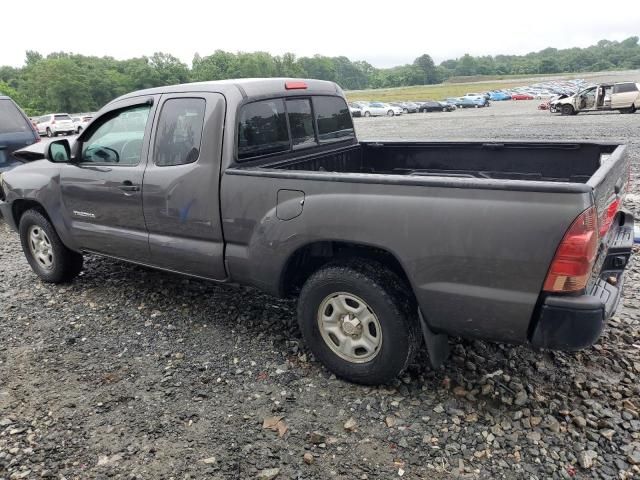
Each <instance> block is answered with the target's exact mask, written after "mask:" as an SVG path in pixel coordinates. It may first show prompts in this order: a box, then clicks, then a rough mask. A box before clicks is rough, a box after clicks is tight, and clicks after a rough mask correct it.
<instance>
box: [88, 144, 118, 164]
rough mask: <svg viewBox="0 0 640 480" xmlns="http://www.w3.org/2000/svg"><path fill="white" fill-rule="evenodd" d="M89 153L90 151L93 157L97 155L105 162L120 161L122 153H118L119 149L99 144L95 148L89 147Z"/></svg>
mask: <svg viewBox="0 0 640 480" xmlns="http://www.w3.org/2000/svg"><path fill="white" fill-rule="evenodd" d="M87 153H90V155H91V159H93V156H94V155H95V156H96V157H98V158H100V160H102V161H104V162H114V163H118V162H120V154H119V153H118V151H117V150H114V149H113V148H111V147H105V146H102V145H98V146H96V147H95V148H92V149H89V150H88V151H87Z"/></svg>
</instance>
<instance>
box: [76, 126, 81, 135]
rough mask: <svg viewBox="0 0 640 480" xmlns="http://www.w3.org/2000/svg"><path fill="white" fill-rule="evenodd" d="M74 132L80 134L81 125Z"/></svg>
mask: <svg viewBox="0 0 640 480" xmlns="http://www.w3.org/2000/svg"><path fill="white" fill-rule="evenodd" d="M76 133H77V134H78V135H80V133H82V127H78V129H77V130H76Z"/></svg>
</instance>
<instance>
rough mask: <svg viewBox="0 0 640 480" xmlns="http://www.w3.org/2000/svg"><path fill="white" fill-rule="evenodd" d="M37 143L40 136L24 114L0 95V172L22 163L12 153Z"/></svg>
mask: <svg viewBox="0 0 640 480" xmlns="http://www.w3.org/2000/svg"><path fill="white" fill-rule="evenodd" d="M38 141H40V136H39V135H38V133H37V132H36V131H35V129H34V127H33V124H32V123H31V121H30V120H29V118H28V117H27V116H26V115H25V113H24V112H23V111H22V110H21V109H20V107H19V106H18V105H16V103H15V102H14V101H13V100H11V99H10V98H9V97H5V96H3V95H0V172H3V171H5V170H9V169H11V168H13V167H14V166H15V165H16V164H18V163H23V162H21V161H20V160H18V159H16V158H15V157H14V156H13V155H12V153H13V152H14V151H16V150H18V149H20V148H23V147H26V146H28V145H31V144H32V143H36V142H38Z"/></svg>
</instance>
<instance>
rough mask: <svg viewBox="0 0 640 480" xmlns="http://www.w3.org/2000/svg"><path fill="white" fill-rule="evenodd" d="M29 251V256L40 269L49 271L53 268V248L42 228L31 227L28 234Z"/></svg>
mask: <svg viewBox="0 0 640 480" xmlns="http://www.w3.org/2000/svg"><path fill="white" fill-rule="evenodd" d="M28 239H29V250H30V251H31V255H32V256H33V258H34V259H35V260H36V261H37V262H38V265H40V266H41V267H42V268H44V269H46V270H51V269H52V268H53V260H54V259H53V248H52V246H51V240H49V237H48V236H47V234H46V232H45V231H44V230H43V229H42V227H40V226H38V225H32V226H31V227H29V233H28Z"/></svg>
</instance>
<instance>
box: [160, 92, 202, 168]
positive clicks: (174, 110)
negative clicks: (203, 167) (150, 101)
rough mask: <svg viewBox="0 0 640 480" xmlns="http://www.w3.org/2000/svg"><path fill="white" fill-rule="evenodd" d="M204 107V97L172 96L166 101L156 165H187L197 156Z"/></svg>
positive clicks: (162, 112)
mask: <svg viewBox="0 0 640 480" xmlns="http://www.w3.org/2000/svg"><path fill="white" fill-rule="evenodd" d="M205 107H206V102H205V100H204V98H171V99H169V100H167V101H165V102H164V104H163V105H162V111H161V112H160V119H159V121H158V128H157V132H156V141H155V147H154V156H153V157H154V160H155V164H156V165H158V166H159V167H169V166H175V165H186V164H187V163H193V162H195V161H196V160H197V159H198V157H199V155H200V141H201V139H202V126H203V124H204V111H205Z"/></svg>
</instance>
